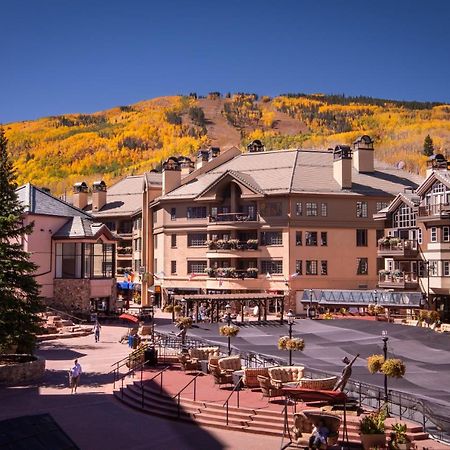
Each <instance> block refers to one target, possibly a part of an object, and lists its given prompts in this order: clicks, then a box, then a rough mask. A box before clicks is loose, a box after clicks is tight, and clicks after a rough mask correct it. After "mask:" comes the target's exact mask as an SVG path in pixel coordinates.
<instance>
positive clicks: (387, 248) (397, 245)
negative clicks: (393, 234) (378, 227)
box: [378, 237, 419, 255]
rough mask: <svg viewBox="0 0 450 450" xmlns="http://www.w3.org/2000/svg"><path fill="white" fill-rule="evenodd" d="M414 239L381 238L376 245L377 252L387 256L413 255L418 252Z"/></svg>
mask: <svg viewBox="0 0 450 450" xmlns="http://www.w3.org/2000/svg"><path fill="white" fill-rule="evenodd" d="M418 250H419V249H418V246H417V241H416V240H415V239H398V238H389V237H386V238H383V239H381V241H380V242H379V243H378V252H379V253H380V254H381V255H382V254H388V255H408V254H411V255H415V254H417V252H418Z"/></svg>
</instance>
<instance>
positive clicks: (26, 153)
mask: <svg viewBox="0 0 450 450" xmlns="http://www.w3.org/2000/svg"><path fill="white" fill-rule="evenodd" d="M5 129H6V134H7V137H8V138H9V140H10V150H11V152H12V155H13V158H14V159H15V163H16V168H17V170H18V174H19V182H20V183H23V182H26V181H31V182H33V183H35V184H37V185H39V186H47V187H50V188H51V189H52V191H54V192H55V193H62V192H64V191H65V190H68V189H71V186H72V185H73V183H74V182H76V181H80V180H85V181H87V182H91V181H93V180H94V179H97V178H103V179H104V180H105V181H107V182H108V183H111V182H113V181H114V180H116V179H118V178H120V177H122V176H124V175H126V174H132V173H141V172H143V171H145V170H149V169H151V168H154V167H158V166H159V165H160V163H161V161H162V160H164V159H165V158H167V157H168V156H170V155H172V154H175V155H177V154H183V155H191V154H193V153H195V152H196V151H197V150H198V149H199V148H200V147H204V146H207V145H214V146H220V147H224V146H227V145H241V146H244V145H246V143H247V142H248V141H250V140H251V139H255V138H259V139H262V140H263V141H264V143H265V144H266V148H267V149H277V148H292V147H304V148H328V147H330V146H334V145H336V144H348V143H351V142H352V141H353V140H354V139H355V138H356V137H357V136H358V135H361V134H369V135H371V136H372V137H373V138H374V139H375V142H376V157H377V158H379V159H382V160H385V161H386V162H389V163H393V164H396V163H398V162H399V161H404V163H405V166H406V168H407V169H408V170H410V171H414V172H419V171H423V170H424V167H425V161H426V158H425V157H424V156H422V155H421V150H422V147H423V140H424V138H425V136H426V135H427V134H430V135H431V137H432V138H433V141H434V144H435V150H436V152H442V153H445V152H446V150H447V149H449V148H450V106H449V105H444V104H439V103H419V102H401V101H391V100H383V99H373V98H368V97H354V98H352V97H344V96H326V95H321V94H317V95H305V94H295V95H292V94H288V95H283V96H279V97H275V98H269V97H264V96H263V97H261V98H259V97H258V96H257V95H255V94H242V93H241V94H234V95H229V94H227V96H226V97H225V98H223V97H222V96H221V95H220V94H218V93H211V94H210V95H208V97H207V98H198V99H197V97H196V95H195V94H194V95H192V96H191V97H182V96H175V97H161V98H156V99H152V100H147V101H143V102H139V103H136V104H134V105H126V106H120V107H116V108H112V109H109V110H106V111H102V112H97V113H94V114H67V115H63V116H53V117H47V118H42V119H39V120H35V121H26V122H17V123H10V124H7V125H6V126H5Z"/></svg>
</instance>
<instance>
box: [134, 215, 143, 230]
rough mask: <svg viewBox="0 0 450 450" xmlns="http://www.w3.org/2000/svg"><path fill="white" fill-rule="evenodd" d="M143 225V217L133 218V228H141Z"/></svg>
mask: <svg viewBox="0 0 450 450" xmlns="http://www.w3.org/2000/svg"><path fill="white" fill-rule="evenodd" d="M141 227H142V218H141V217H137V218H136V219H134V220H133V230H140V229H141Z"/></svg>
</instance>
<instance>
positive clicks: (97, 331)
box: [93, 320, 102, 342]
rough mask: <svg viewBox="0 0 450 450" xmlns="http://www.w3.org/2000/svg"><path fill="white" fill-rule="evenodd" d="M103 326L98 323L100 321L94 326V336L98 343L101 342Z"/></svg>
mask: <svg viewBox="0 0 450 450" xmlns="http://www.w3.org/2000/svg"><path fill="white" fill-rule="evenodd" d="M101 328H102V326H101V325H100V323H99V322H98V320H96V321H95V324H94V328H93V330H94V336H95V342H98V341H99V340H100V330H101Z"/></svg>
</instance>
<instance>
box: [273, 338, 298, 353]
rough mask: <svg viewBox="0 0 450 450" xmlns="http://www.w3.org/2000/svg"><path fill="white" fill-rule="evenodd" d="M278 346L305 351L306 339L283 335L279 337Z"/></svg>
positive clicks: (283, 348)
mask: <svg viewBox="0 0 450 450" xmlns="http://www.w3.org/2000/svg"><path fill="white" fill-rule="evenodd" d="M278 348H279V349H280V350H294V351H303V349H304V348H305V341H304V340H303V339H300V338H289V337H288V336H282V337H280V339H278Z"/></svg>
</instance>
